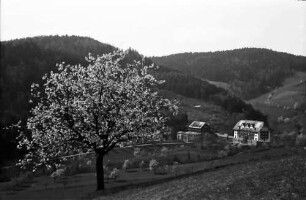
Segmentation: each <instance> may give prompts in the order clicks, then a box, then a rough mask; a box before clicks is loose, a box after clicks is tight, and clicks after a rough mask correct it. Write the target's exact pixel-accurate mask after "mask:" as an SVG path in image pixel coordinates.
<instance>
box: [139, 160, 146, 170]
mask: <svg viewBox="0 0 306 200" xmlns="http://www.w3.org/2000/svg"><path fill="white" fill-rule="evenodd" d="M139 168H140V169H141V170H144V168H145V162H144V161H143V160H142V161H141V162H140V163H139Z"/></svg>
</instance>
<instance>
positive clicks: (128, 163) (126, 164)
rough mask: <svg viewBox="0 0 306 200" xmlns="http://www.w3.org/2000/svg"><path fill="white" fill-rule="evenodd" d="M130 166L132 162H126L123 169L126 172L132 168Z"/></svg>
mask: <svg viewBox="0 0 306 200" xmlns="http://www.w3.org/2000/svg"><path fill="white" fill-rule="evenodd" d="M130 165H131V162H130V161H129V160H125V161H124V163H123V165H122V169H123V170H125V171H126V170H127V169H128V168H129V167H130Z"/></svg>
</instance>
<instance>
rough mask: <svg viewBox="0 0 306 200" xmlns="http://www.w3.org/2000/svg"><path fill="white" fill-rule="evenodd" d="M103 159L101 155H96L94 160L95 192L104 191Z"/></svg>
mask: <svg viewBox="0 0 306 200" xmlns="http://www.w3.org/2000/svg"><path fill="white" fill-rule="evenodd" d="M103 157H104V155H103V154H97V158H96V173H97V190H104V169H103Z"/></svg>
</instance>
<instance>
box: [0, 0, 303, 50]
mask: <svg viewBox="0 0 306 200" xmlns="http://www.w3.org/2000/svg"><path fill="white" fill-rule="evenodd" d="M0 1H1V41H4V40H10V39H15V38H22V37H31V36H37V35H55V34H58V35H66V34H68V35H80V36H89V37H92V38H94V39H96V40H99V41H100V42H104V43H109V44H112V45H114V46H117V47H119V48H122V49H127V48H129V47H132V48H134V49H136V50H138V51H139V52H140V53H142V54H144V55H146V56H160V55H167V54H173V53H179V52H203V51H216V50H227V49H235V48H241V47H262V48H269V49H273V50H277V51H283V52H289V53H293V54H296V55H305V56H306V1H298V0H211V1H206V0H0Z"/></svg>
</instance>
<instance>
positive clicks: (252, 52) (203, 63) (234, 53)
mask: <svg viewBox="0 0 306 200" xmlns="http://www.w3.org/2000/svg"><path fill="white" fill-rule="evenodd" d="M152 60H153V61H154V62H156V63H157V64H160V65H165V66H168V67H170V68H172V69H178V70H181V71H183V72H187V73H189V74H191V75H194V76H197V77H199V78H201V79H207V80H210V81H220V82H226V83H228V84H229V85H230V88H229V89H230V90H231V91H232V92H234V94H236V95H237V96H239V97H241V98H243V99H247V100H248V99H252V98H255V97H258V96H259V95H261V94H264V93H266V92H269V91H271V90H272V89H275V88H276V87H278V86H281V84H282V82H283V80H284V79H285V78H287V77H289V76H291V75H292V74H293V73H294V72H295V71H306V57H303V56H295V55H291V54H287V53H281V52H276V51H272V50H268V49H259V48H243V49H236V50H228V51H217V52H207V53H180V54H173V55H169V56H163V57H153V58H152Z"/></svg>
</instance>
